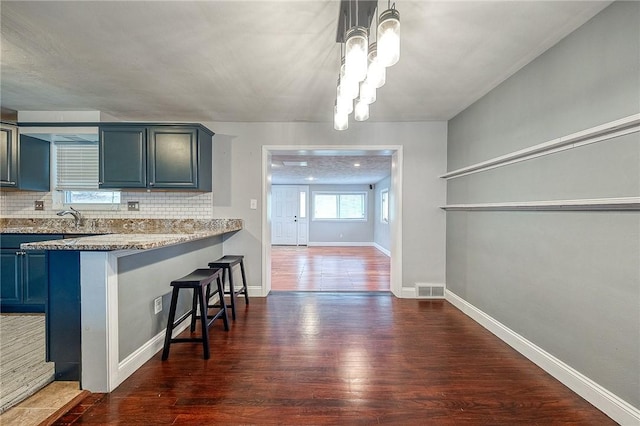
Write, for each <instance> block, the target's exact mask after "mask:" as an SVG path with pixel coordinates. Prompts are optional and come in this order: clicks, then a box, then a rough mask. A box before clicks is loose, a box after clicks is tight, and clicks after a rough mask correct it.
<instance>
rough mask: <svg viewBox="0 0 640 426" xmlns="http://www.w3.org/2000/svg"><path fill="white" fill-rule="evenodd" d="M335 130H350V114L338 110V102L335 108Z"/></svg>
mask: <svg viewBox="0 0 640 426" xmlns="http://www.w3.org/2000/svg"><path fill="white" fill-rule="evenodd" d="M333 128H334V129H336V130H347V129H348V128H349V114H348V113H343V112H342V111H339V110H338V102H337V101H336V104H335V105H334V107H333Z"/></svg>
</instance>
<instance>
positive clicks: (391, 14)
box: [378, 2, 400, 67]
mask: <svg viewBox="0 0 640 426" xmlns="http://www.w3.org/2000/svg"><path fill="white" fill-rule="evenodd" d="M389 3H391V2H389ZM395 6H396V4H395V3H394V4H393V6H389V9H387V10H385V11H384V12H382V13H381V14H380V23H379V24H378V61H380V64H381V65H382V66H385V67H390V66H392V65H394V64H396V63H397V62H398V60H399V59H400V13H399V12H398V11H397V10H396V9H395Z"/></svg>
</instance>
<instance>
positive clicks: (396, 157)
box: [262, 145, 403, 297]
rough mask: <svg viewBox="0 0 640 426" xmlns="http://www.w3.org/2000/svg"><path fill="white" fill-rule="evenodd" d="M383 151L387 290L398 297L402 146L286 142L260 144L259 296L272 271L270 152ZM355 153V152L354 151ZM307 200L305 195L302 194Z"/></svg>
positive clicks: (268, 286) (268, 288) (264, 291)
mask: <svg viewBox="0 0 640 426" xmlns="http://www.w3.org/2000/svg"><path fill="white" fill-rule="evenodd" d="M327 153H331V154H332V155H344V156H348V155H387V156H389V157H391V176H390V180H391V183H390V188H389V199H388V201H389V225H390V246H391V247H390V250H389V251H390V254H391V256H390V258H389V263H390V267H389V270H390V273H389V283H390V288H389V290H390V291H391V292H392V293H393V294H394V295H395V296H397V297H402V162H403V152H402V146H399V145H392V146H381V145H377V146H376V145H370V146H339V147H336V146H314V145H312V146H295V147H292V146H289V145H284V146H283V145H264V146H263V147H262V171H263V179H262V194H263V200H264V202H263V203H262V241H263V244H262V283H263V286H262V296H267V295H268V294H269V292H270V291H271V274H272V243H273V239H272V219H273V218H272V206H273V202H274V199H273V186H274V185H272V162H271V159H272V156H273V155H283V154H285V155H327ZM354 153H357V154H354ZM306 202H307V203H308V202H309V197H308V196H307V197H306Z"/></svg>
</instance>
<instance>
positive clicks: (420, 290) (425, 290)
mask: <svg viewBox="0 0 640 426" xmlns="http://www.w3.org/2000/svg"><path fill="white" fill-rule="evenodd" d="M444 290H445V286H444V284H426V283H416V297H417V298H418V299H444V297H445V296H444Z"/></svg>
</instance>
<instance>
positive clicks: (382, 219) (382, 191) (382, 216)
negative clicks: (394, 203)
mask: <svg viewBox="0 0 640 426" xmlns="http://www.w3.org/2000/svg"><path fill="white" fill-rule="evenodd" d="M384 193H386V194H387V219H386V220H385V218H384V213H385V212H384V204H383V202H382V199H383V197H382V194H384ZM389 207H390V206H389V188H384V189H383V190H381V191H380V222H382V223H384V224H386V225H388V224H389V210H390V208H389Z"/></svg>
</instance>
